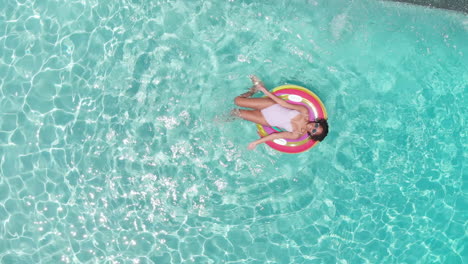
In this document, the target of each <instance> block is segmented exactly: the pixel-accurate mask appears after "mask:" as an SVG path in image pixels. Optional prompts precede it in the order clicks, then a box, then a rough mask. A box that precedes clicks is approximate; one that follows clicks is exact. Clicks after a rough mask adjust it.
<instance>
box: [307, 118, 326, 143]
mask: <svg viewBox="0 0 468 264" xmlns="http://www.w3.org/2000/svg"><path fill="white" fill-rule="evenodd" d="M315 123H318V124H319V125H320V126H321V127H322V133H320V134H318V135H312V134H310V132H307V134H309V138H310V139H312V140H315V141H322V140H323V139H324V138H325V137H326V136H327V135H328V122H327V120H326V119H317V120H316V121H315Z"/></svg>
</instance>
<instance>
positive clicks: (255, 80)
mask: <svg viewBox="0 0 468 264" xmlns="http://www.w3.org/2000/svg"><path fill="white" fill-rule="evenodd" d="M249 77H250V80H251V81H252V83H253V85H254V86H253V87H252V88H250V89H251V90H252V89H255V92H257V91H258V87H260V86H263V87H265V85H264V84H263V82H262V81H261V80H260V79H259V78H258V77H257V76H255V75H253V74H252V75H250V76H249Z"/></svg>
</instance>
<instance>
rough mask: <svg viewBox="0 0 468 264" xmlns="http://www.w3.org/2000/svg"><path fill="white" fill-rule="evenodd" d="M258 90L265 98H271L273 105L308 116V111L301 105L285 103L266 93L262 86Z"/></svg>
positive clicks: (268, 92)
mask: <svg viewBox="0 0 468 264" xmlns="http://www.w3.org/2000/svg"><path fill="white" fill-rule="evenodd" d="M258 89H259V90H260V91H262V92H263V93H264V94H265V95H266V96H268V97H269V98H271V99H272V100H273V101H275V103H277V104H279V105H281V106H282V107H285V108H289V109H292V110H296V111H299V112H300V113H302V114H305V115H308V114H309V111H308V110H307V108H306V107H305V106H303V105H295V104H290V103H288V102H286V101H285V100H283V99H281V98H279V97H278V96H276V95H274V94H272V93H271V92H270V91H268V90H267V89H266V88H265V87H264V86H259V87H258Z"/></svg>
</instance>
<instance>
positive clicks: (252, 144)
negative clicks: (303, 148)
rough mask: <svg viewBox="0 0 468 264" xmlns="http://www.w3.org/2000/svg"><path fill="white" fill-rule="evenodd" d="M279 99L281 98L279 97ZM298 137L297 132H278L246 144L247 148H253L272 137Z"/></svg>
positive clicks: (270, 139)
mask: <svg viewBox="0 0 468 264" xmlns="http://www.w3.org/2000/svg"><path fill="white" fill-rule="evenodd" d="M280 100H281V99H280ZM299 137H300V135H299V134H297V133H293V132H279V133H273V134H270V135H268V136H266V137H262V138H260V139H257V140H255V141H253V142H251V143H250V144H249V146H248V148H249V149H254V148H255V147H256V146H257V145H258V144H262V143H265V142H267V141H272V140H274V139H278V138H286V139H298V138H299Z"/></svg>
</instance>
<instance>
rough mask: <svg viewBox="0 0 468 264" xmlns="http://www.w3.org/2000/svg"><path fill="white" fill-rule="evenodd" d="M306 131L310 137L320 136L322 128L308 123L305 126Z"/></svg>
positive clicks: (317, 124) (316, 124) (313, 123)
mask: <svg viewBox="0 0 468 264" xmlns="http://www.w3.org/2000/svg"><path fill="white" fill-rule="evenodd" d="M306 129H307V131H308V132H309V133H310V134H311V135H312V136H315V135H320V134H321V133H322V131H323V128H322V126H321V125H320V124H319V123H315V122H310V123H308V124H307V125H306Z"/></svg>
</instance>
